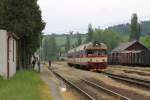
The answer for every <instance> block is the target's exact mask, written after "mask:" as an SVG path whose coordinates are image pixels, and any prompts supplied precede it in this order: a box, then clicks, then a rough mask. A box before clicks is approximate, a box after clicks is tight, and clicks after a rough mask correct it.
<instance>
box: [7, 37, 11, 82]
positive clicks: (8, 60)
mask: <svg viewBox="0 0 150 100" xmlns="http://www.w3.org/2000/svg"><path fill="white" fill-rule="evenodd" d="M10 38H11V36H8V38H7V79H9V74H10V73H9V70H10V68H9V67H10V65H9V62H10V59H9V40H10Z"/></svg>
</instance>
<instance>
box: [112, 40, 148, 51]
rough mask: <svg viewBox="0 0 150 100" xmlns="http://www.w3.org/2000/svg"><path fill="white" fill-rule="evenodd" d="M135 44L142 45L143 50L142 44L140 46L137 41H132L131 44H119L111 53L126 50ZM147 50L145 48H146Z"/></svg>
mask: <svg viewBox="0 0 150 100" xmlns="http://www.w3.org/2000/svg"><path fill="white" fill-rule="evenodd" d="M135 43H139V44H140V45H142V46H143V47H144V48H146V47H145V46H144V45H143V44H141V43H140V42H139V41H137V40H133V41H131V42H126V43H121V44H120V45H119V46H118V47H116V48H115V49H113V50H112V52H119V51H124V50H126V49H128V48H129V47H130V46H132V45H133V44H135ZM146 49H147V48H146Z"/></svg>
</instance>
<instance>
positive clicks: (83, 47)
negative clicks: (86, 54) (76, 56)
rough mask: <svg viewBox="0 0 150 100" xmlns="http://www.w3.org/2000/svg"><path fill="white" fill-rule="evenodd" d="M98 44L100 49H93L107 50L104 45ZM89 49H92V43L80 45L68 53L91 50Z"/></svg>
mask: <svg viewBox="0 0 150 100" xmlns="http://www.w3.org/2000/svg"><path fill="white" fill-rule="evenodd" d="M99 44H100V47H95V48H103V49H107V46H106V45H105V44H104V43H99ZM91 48H93V43H92V42H89V43H87V44H82V45H80V46H78V47H77V48H73V49H71V50H69V51H68V53H72V52H74V51H81V50H84V49H91Z"/></svg>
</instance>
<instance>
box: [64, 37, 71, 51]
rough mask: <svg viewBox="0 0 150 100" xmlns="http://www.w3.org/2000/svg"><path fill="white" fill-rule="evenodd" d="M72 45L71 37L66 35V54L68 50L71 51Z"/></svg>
mask: <svg viewBox="0 0 150 100" xmlns="http://www.w3.org/2000/svg"><path fill="white" fill-rule="evenodd" d="M70 47H71V44H70V37H69V35H66V44H65V50H66V52H68V50H69V49H70Z"/></svg>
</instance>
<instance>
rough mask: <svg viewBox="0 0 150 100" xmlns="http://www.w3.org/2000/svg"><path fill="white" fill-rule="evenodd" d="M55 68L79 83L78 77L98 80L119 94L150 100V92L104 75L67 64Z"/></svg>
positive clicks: (57, 65) (135, 99)
mask: <svg viewBox="0 0 150 100" xmlns="http://www.w3.org/2000/svg"><path fill="white" fill-rule="evenodd" d="M53 66H54V67H53V69H54V70H57V71H58V72H60V73H61V74H62V75H66V76H67V77H69V78H72V79H74V80H76V81H77V82H79V81H80V79H78V78H77V77H79V78H90V79H96V80H99V81H100V82H102V83H103V84H105V85H107V86H110V87H111V88H112V89H113V90H116V91H119V93H125V94H126V95H128V96H129V97H132V98H133V100H141V98H144V99H142V100H150V99H149V98H150V93H149V91H150V90H148V91H145V90H142V89H139V88H137V87H131V86H130V85H126V84H123V83H121V82H118V81H115V80H113V79H111V78H109V77H107V76H105V75H103V74H98V73H95V72H90V71H84V70H79V69H75V68H70V67H68V66H67V65H66V64H65V63H57V64H56V63H55V64H53ZM143 70H144V69H143ZM133 96H134V97H133ZM140 97H141V98H140ZM137 98H140V99H137Z"/></svg>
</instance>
